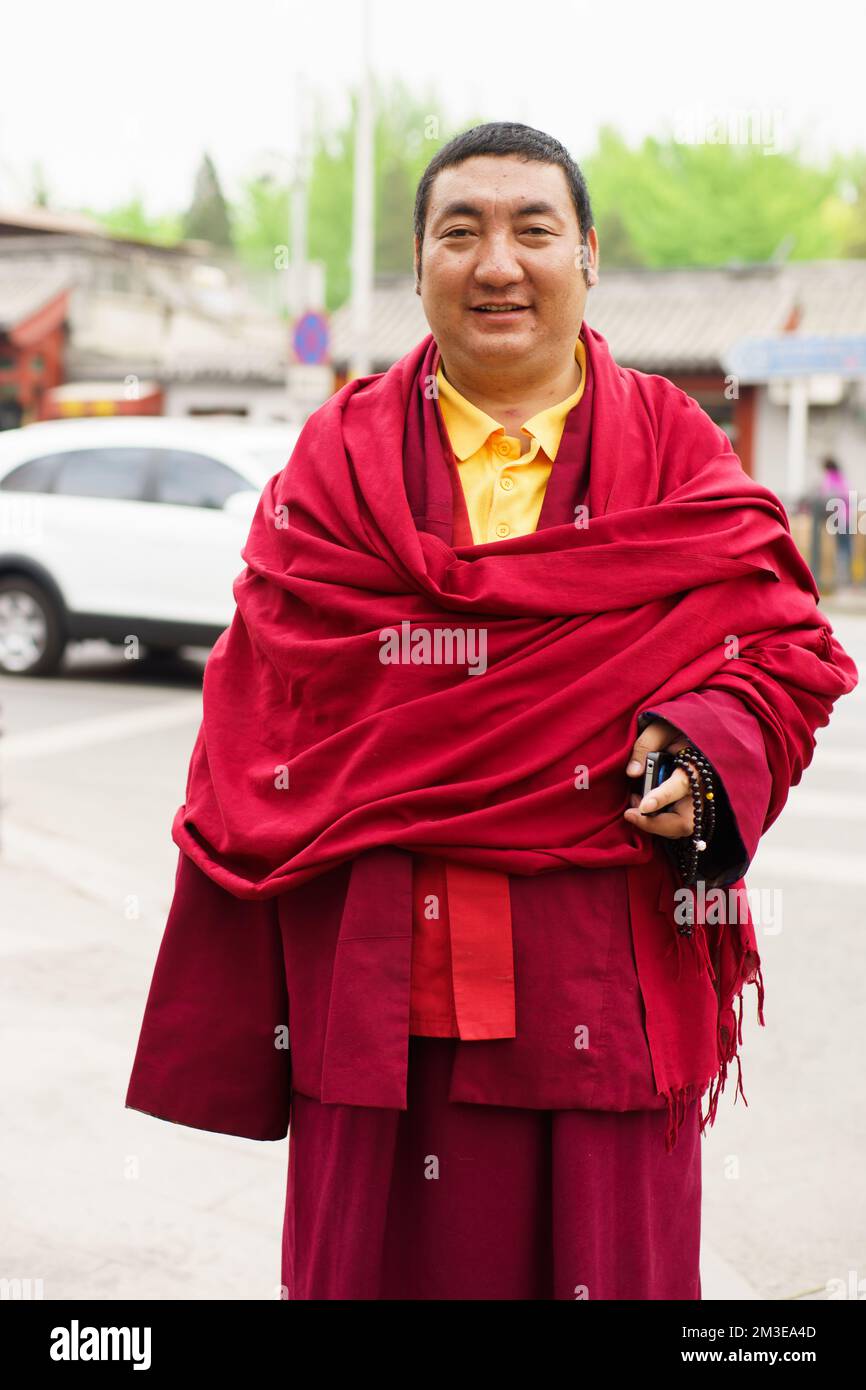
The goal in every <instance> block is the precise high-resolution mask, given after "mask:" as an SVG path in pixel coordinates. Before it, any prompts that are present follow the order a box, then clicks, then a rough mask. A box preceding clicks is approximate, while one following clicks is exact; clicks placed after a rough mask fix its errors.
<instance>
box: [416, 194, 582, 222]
mask: <svg viewBox="0 0 866 1390" xmlns="http://www.w3.org/2000/svg"><path fill="white" fill-rule="evenodd" d="M483 215H484V212H483V209H482V208H479V207H477V206H476V204H475V203H468V202H467V201H466V199H465V198H456V199H454V200H453V201H452V202H450V203H445V205H444V206H443V207H442V208H440V209H439V211H438V212H437V213H436V221H437V222H438V221H440V220H441V219H443V218H446V217H483ZM561 215H562V214H561V213H560V212H559V210H558V208H555V207H554V205H553V203H547V202H544V201H542V200H536V201H535V202H532V203H521V204H520V206H519V207H516V208H515V209H514V212H513V216H514V217H539V216H541V217H560V216H561Z"/></svg>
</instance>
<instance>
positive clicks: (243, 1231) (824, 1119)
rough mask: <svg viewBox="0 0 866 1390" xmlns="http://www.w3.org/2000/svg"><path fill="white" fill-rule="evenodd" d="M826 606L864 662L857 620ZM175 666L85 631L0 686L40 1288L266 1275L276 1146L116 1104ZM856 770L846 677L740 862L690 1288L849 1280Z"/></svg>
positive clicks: (184, 694)
mask: <svg viewBox="0 0 866 1390" xmlns="http://www.w3.org/2000/svg"><path fill="white" fill-rule="evenodd" d="M826 608H827V612H828V614H829V615H830V617H831V620H832V621H833V623H834V626H835V628H836V631H837V634H838V636H839V638H840V640H841V641H842V642H843V644H844V645H845V646H846V647H847V649H848V651H849V652H850V653H851V655H852V656H853V658H854V660H855V661H856V662H857V663H858V666H859V667H860V670H861V672H863V673H866V616H863V615H858V614H855V613H844V614H842V613H839V614H836V613H834V612H833V610H832V607H831V606H830V605H829V604H827V605H826ZM199 655H200V656H201V657H202V658H203V655H204V654H203V653H202V654H199ZM200 674H201V660H199V661H196V660H194V659H193V657H192V655H191V657H190V660H189V661H188V662H187V663H184V664H181V665H178V666H176V667H172V668H170V669H168V670H165V669H163V670H161V671H160V670H156V671H148V669H147V668H146V667H145V666H144V665H143V664H139V663H130V662H125V661H123V660H122V659H121V657H120V654H119V651H118V649H109V648H105V647H103V646H101V645H100V644H96V643H94V644H88V645H87V646H85V647H82V648H79V649H78V651H77V652H76V653H75V655H74V660H73V661H72V662H71V664H70V667H69V669H68V670H67V671H66V673H65V675H64V677H63V678H62V679H58V680H51V681H38V680H10V679H5V680H0V705H2V733H3V737H2V741H0V778H2V782H0V836H2V856H0V876H2V904H3V908H2V929H0V954H2V957H3V970H2V986H0V989H2V1054H3V1057H4V1059H5V1067H4V1080H3V1088H2V1111H3V1113H2V1125H3V1149H2V1170H3V1179H4V1181H3V1189H4V1203H3V1212H2V1218H0V1248H2V1251H3V1260H2V1268H0V1276H3V1277H9V1278H12V1277H16V1276H17V1277H20V1278H30V1279H42V1280H43V1289H44V1296H45V1297H46V1298H48V1299H53V1298H63V1297H75V1298H97V1299H103V1298H105V1299H110V1298H132V1297H141V1298H189V1299H210V1298H229V1299H259V1298H268V1297H275V1296H277V1295H278V1284H279V1246H280V1233H281V1220H282V1211H283V1199H284V1190H285V1176H286V1158H287V1145H286V1141H283V1142H281V1143H277V1144H265V1143H253V1142H251V1141H248V1140H242V1139H234V1138H230V1137H226V1136H219V1135H213V1134H206V1133H202V1132H200V1131H197V1130H191V1129H187V1128H184V1127H183V1126H176V1125H171V1124H167V1123H164V1122H159V1121H157V1120H154V1119H152V1118H149V1117H147V1116H144V1115H141V1114H138V1113H136V1112H133V1111H127V1110H125V1109H124V1096H125V1091H126V1084H127V1080H128V1077H129V1071H130V1067H131V1063H132V1056H133V1052H134V1047H135V1042H136V1039H137V1034H138V1027H139V1024H140V1020H141V1014H142V1011H143V1007H144V1000H145V996H146V993H147V988H148V984H149V981H150V976H151V972H152V968H153V963H154V959H155V956H156V951H157V948H158V945H159V941H160V938H161V934H162V929H163V925H164V922H165V916H166V913H167V910H168V906H169V902H170V897H171V890H172V887H173V879H174V869H175V864H176V859H177V851H176V848H175V846H174V844H173V842H172V840H171V837H170V826H171V820H172V817H173V815H174V812H175V810H176V808H177V806H178V805H179V804H180V802H181V801H182V799H183V793H184V784H185V778H186V771H187V764H188V759H189V754H190V751H191V748H192V743H193V739H194V737H195V733H196V729H197V726H198V720H199V716H200ZM864 779H866V689H864V687H862V686H861V687H860V688H859V689H858V690H857V691H855V692H854V694H853V695H849V696H848V697H846V698H845V699H843V700H842V701H841V702H840V704H839V705H838V706H837V709H836V713H835V715H834V719H833V721H832V723H831V725H830V727H829V728H828V729H826V730H821V731H819V734H818V752H817V754H816V758H815V761H814V763H813V765H812V766H811V767H810V768H809V769H808V771H807V772H806V774H805V777H804V779H803V782H802V784H801V786H800V787H798V788H795V789H794V790H793V791H792V793H791V797H790V800H789V803H788V806H787V808H786V810H785V811H784V812H783V814H782V817H781V819H780V821H779V822H777V824H776V825H775V826H773V827H772V828H771V829H770V831H769V832H768V834H767V835H766V836H765V839H764V841H763V843H762V846H761V849H760V852H759V855H758V857H757V859H756V861H755V865H754V867H753V869H752V872H751V873H750V875H749V887H750V888H751V889H755V890H757V889H761V890H763V892H764V894H765V896H766V899H767V901H768V902H774V901H775V902H776V903H781V907H782V910H783V911H782V920H781V924H780V923H779V921H778V913H777V914H776V920H775V921H765V922H764V923H762V925H761V926H759V929H758V931H759V944H760V949H761V952H762V958H763V970H764V980H765V985H766V991H767V992H766V1002H765V1015H766V1021H767V1027H766V1028H765V1029H761V1028H760V1027H759V1026H758V1024H757V1017H756V994H755V990H754V989H753V988H751V987H750V988H749V989H747V991H746V994H745V1008H744V1017H743V1034H744V1045H743V1057H744V1064H743V1084H744V1088H745V1093H746V1097H747V1099H748V1102H749V1105H748V1109H746V1108H745V1107H744V1106H743V1102H742V1098H740V1099H739V1100H738V1101H737V1103H736V1105H734V1089H735V1084H736V1068H734V1071H733V1075H732V1076H731V1077H730V1078H729V1085H728V1088H727V1090H726V1091H725V1094H724V1095H723V1096H722V1098H721V1100H720V1103H719V1115H718V1119H717V1123H716V1125H715V1128H714V1129H713V1130H712V1131H710V1133H709V1135H708V1137H707V1139H706V1141H705V1143H704V1147H703V1151H704V1238H705V1253H704V1260H703V1280H704V1297H705V1298H706V1299H713V1298H722V1297H727V1296H735V1297H744V1296H745V1297H749V1296H751V1297H755V1298H769V1299H792V1298H803V1299H809V1298H818V1297H826V1296H827V1281H828V1280H838V1281H839V1287H840V1288H849V1287H850V1286H851V1284H852V1281H853V1283H854V1284H856V1281H857V1280H860V1279H863V1280H866V1197H864V1189H863V1184H862V1179H861V1174H862V1161H863V1153H864V1140H866V1104H864V1101H866V1095H864V1090H866V1085H864V1067H863V1065H862V1061H863V1046H862V1032H863V1017H864V992H866V990H864V969H863V966H864V950H866V947H864V937H863V929H864V911H863V907H862V901H863V892H864V887H866V856H864V826H866V791H864V790H863V783H864ZM774 892H777V893H778V894H780V897H777V898H776V899H775V900H774V899H773V896H772V895H773V893H774ZM780 925H781V930H779V926H780ZM864 1289H866V1284H864ZM848 1296H849V1297H850V1296H851V1294H850V1292H849V1294H848Z"/></svg>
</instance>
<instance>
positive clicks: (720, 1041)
mask: <svg viewBox="0 0 866 1390" xmlns="http://www.w3.org/2000/svg"><path fill="white" fill-rule="evenodd" d="M685 939H688V940H689V941H690V942H691V944H692V947H693V955H694V959H695V961H696V964H697V967H698V969H701V968H706V969H707V970H708V971H709V974H710V978H711V979H713V980H714V979H715V978H716V977H715V972H714V970H713V967H712V963H711V961H710V956H709V951H708V949H707V942H706V936H705V932H704V929H703V927H702V925H701V924H697V926H696V928H695V931H694V934H693V936H691V937H690V938H684V937H683V936H682V934H680V933H677V936H676V949H677V956H678V961H677V978H678V979H679V975H680V969H681V967H682V959H683V943H684V940H685ZM671 949H673V947H672V948H671ZM747 984H753V985H755V987H756V989H757V993H758V997H757V1005H758V1007H757V1014H758V1023H759V1024H760V1026H761V1027H762V1028H763V1027H765V1026H766V1024H765V1020H764V978H763V974H762V971H761V958H760V956H759V954H758V952H757V951H756V950H755V949H754V947H752V946H750V945H749V944H748V943H746V944H745V945H744V946H743V949H742V951H741V953H740V958H739V963H738V970H737V978H736V982H735V985H734V989H733V992H732V994H731V998H730V1000H729V1001H727V1002H726V1003H725V1005H724V1006H721V1005H720V1008H719V1024H718V1032H717V1045H718V1058H719V1069H718V1071H717V1072H716V1074H715V1075H714V1076H712V1077H710V1078H709V1080H708V1081H704V1082H703V1083H702V1084H700V1085H698V1084H696V1083H694V1082H692V1083H690V1084H689V1085H687V1086H675V1087H670V1088H669V1089H668V1090H667V1091H663V1092H662V1093H661V1094H662V1095H663V1096H664V1098H665V1100H666V1102H667V1110H668V1124H667V1129H666V1131H665V1150H666V1152H667V1153H671V1152H672V1151H673V1149H674V1147H675V1145H676V1142H677V1139H678V1138H679V1131H680V1126H681V1125H682V1123H683V1120H684V1119H685V1114H686V1109H687V1108H688V1106H689V1105H690V1104H691V1103H692V1101H694V1100H700V1098H701V1097H702V1096H703V1095H704V1093H705V1092H707V1109H706V1112H705V1113H704V1114H702V1115H701V1117H700V1122H699V1124H700V1133H701V1134H702V1135H703V1134H705V1133H706V1131H707V1129H708V1128H712V1126H713V1125H714V1124H715V1121H716V1114H717V1111H718V1105H719V1096H720V1095H721V1094H722V1092H723V1091H724V1089H725V1084H726V1082H727V1078H728V1067H729V1066H730V1064H731V1062H734V1061H735V1062H736V1064H737V1085H736V1088H735V1090H734V1104H735V1105H736V1103H737V1096H738V1095H741V1096H742V1097H743V1104H744V1105H745V1106H748V1104H749V1102H748V1100H747V1099H746V1093H745V1091H744V1090H743V1065H742V1060H741V1058H740V1054H739V1051H738V1045H739V1046H740V1047H742V1044H743V989H744V987H745V986H746V985H747ZM737 1003H738V1004H739V1011H738V1012H735V1006H736V1004H737Z"/></svg>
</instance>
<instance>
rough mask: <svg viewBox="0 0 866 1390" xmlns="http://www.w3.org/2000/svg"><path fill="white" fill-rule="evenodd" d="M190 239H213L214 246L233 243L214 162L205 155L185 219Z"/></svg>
mask: <svg viewBox="0 0 866 1390" xmlns="http://www.w3.org/2000/svg"><path fill="white" fill-rule="evenodd" d="M183 229H184V231H183V234H184V238H185V239H187V240H200V241H209V242H210V243H211V244H212V245H213V246H223V247H230V246H231V245H232V231H231V221H230V219H229V212H228V208H227V207H226V200H225V198H224V197H223V191H222V188H221V187H220V181H219V178H218V176H217V171H216V168H215V166H214V162H213V160H212V159H211V157H210V155H209V154H204V155H203V156H202V160H201V163H200V165H199V167H198V172H197V174H196V176H195V187H194V188H193V195H192V202H191V204H190V206H189V208H188V210H187V212H186V214H185V216H184V219H183Z"/></svg>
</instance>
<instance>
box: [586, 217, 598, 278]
mask: <svg viewBox="0 0 866 1390" xmlns="http://www.w3.org/2000/svg"><path fill="white" fill-rule="evenodd" d="M586 245H587V247H588V248H589V250H590V252H591V253H592V262H591V264H588V265H587V267H586V272H587V274H586V278H587V286H588V288H589V289H592V287H593V285H597V284H598V233H597V232H596V230H595V227H590V229H589V231H588V232H587V234H586Z"/></svg>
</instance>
